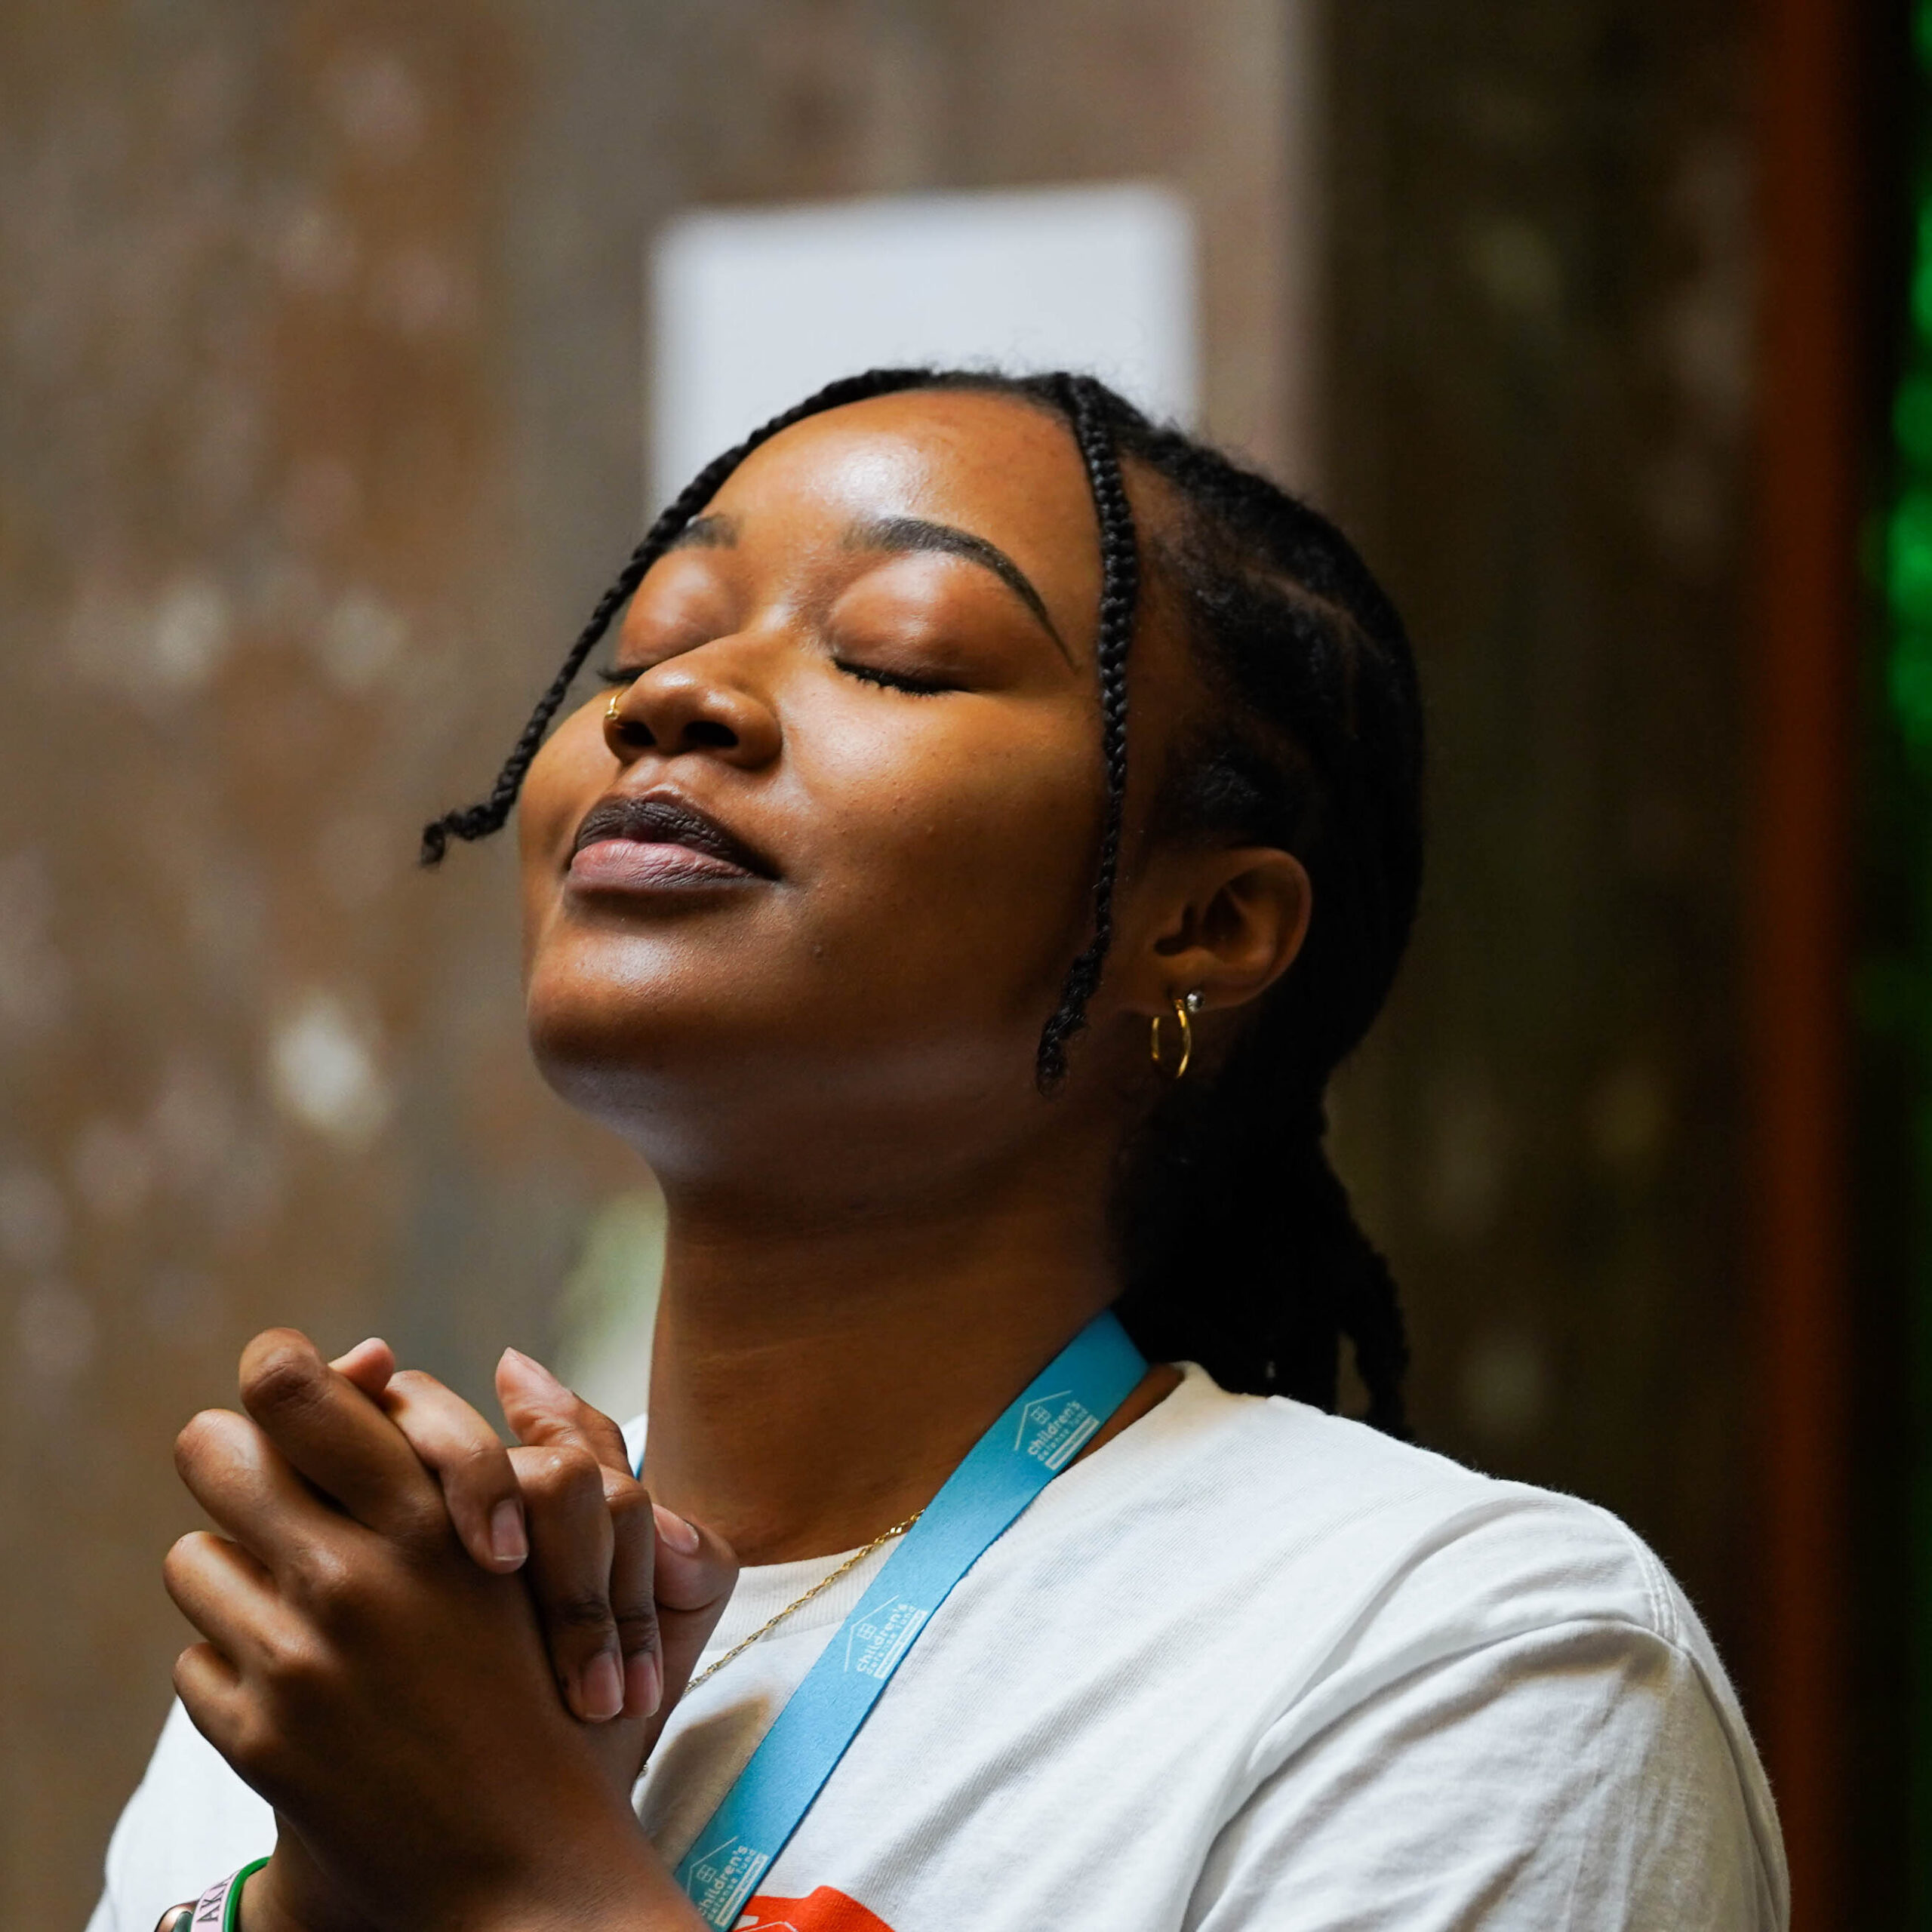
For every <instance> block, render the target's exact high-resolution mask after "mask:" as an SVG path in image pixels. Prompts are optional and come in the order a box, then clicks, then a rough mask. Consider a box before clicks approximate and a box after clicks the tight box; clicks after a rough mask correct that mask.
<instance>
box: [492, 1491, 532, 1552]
mask: <svg viewBox="0 0 1932 1932" xmlns="http://www.w3.org/2000/svg"><path fill="white" fill-rule="evenodd" d="M490 1554H491V1555H492V1556H494V1558H496V1559H497V1561H498V1562H499V1563H506V1564H518V1563H521V1561H523V1559H524V1558H525V1557H526V1556H528V1555H529V1554H530V1539H529V1538H528V1537H527V1536H525V1534H524V1530H523V1505H522V1504H521V1503H518V1502H517V1501H515V1500H514V1499H513V1498H512V1497H507V1496H506V1497H504V1498H503V1501H502V1502H500V1503H498V1504H497V1506H496V1508H495V1509H492V1510H491V1512H490Z"/></svg>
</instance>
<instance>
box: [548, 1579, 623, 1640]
mask: <svg viewBox="0 0 1932 1932" xmlns="http://www.w3.org/2000/svg"><path fill="white" fill-rule="evenodd" d="M549 1615H550V1621H551V1622H552V1623H553V1624H555V1626H557V1628H558V1629H560V1630H562V1631H565V1632H568V1633H569V1634H570V1635H572V1636H593V1637H597V1638H606V1637H608V1636H609V1635H610V1634H611V1631H612V1629H614V1627H615V1625H614V1620H613V1619H612V1617H611V1605H610V1601H609V1600H608V1598H605V1597H601V1596H599V1595H597V1593H596V1592H595V1591H591V1590H580V1591H575V1592H571V1593H570V1594H568V1595H564V1596H561V1597H558V1598H553V1599H552V1602H551V1604H550V1606H549Z"/></svg>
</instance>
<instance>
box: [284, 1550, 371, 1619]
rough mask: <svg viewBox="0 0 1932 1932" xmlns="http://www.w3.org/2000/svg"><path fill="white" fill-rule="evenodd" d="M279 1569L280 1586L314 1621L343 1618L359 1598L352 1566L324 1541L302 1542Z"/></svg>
mask: <svg viewBox="0 0 1932 1932" xmlns="http://www.w3.org/2000/svg"><path fill="white" fill-rule="evenodd" d="M280 1569H281V1584H282V1587H283V1588H284V1589H285V1590H286V1591H287V1592H288V1595H289V1596H290V1597H291V1599H292V1600H293V1601H294V1602H296V1603H297V1604H300V1606H301V1607H302V1608H303V1610H305V1611H307V1612H308V1613H309V1615H310V1616H312V1617H314V1618H315V1620H316V1621H317V1622H318V1623H321V1624H323V1625H325V1626H327V1625H331V1624H334V1623H338V1622H340V1621H341V1620H343V1619H345V1618H346V1617H348V1616H349V1615H350V1614H352V1612H353V1611H354V1610H355V1607H356V1606H357V1604H358V1602H359V1601H360V1600H361V1595H362V1589H361V1583H360V1580H359V1579H358V1577H357V1574H356V1571H355V1565H354V1564H352V1563H348V1562H346V1561H343V1558H342V1556H341V1555H340V1553H339V1552H337V1551H336V1550H334V1549H331V1547H330V1546H328V1544H327V1543H318V1542H315V1541H313V1540H309V1541H305V1542H304V1543H302V1544H301V1545H300V1547H299V1548H297V1549H294V1550H293V1551H291V1552H290V1553H289V1555H288V1558H286V1560H285V1561H284V1562H283V1563H282V1564H281V1566H280Z"/></svg>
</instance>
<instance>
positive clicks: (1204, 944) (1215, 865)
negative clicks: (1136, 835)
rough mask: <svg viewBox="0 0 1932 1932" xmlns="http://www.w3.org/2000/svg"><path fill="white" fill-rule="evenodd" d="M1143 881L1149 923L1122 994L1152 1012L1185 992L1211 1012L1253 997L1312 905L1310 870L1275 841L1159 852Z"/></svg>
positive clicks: (1270, 979) (1297, 939)
mask: <svg viewBox="0 0 1932 1932" xmlns="http://www.w3.org/2000/svg"><path fill="white" fill-rule="evenodd" d="M1143 884H1144V885H1145V886H1146V888H1149V890H1148V891H1147V892H1146V897H1144V898H1143V905H1145V906H1146V907H1147V909H1148V912H1149V915H1150V918H1149V924H1148V925H1147V926H1146V927H1145V928H1143V931H1144V932H1145V933H1146V937H1145V938H1144V939H1143V940H1141V942H1140V943H1139V944H1137V946H1135V947H1134V960H1133V967H1132V970H1131V972H1129V973H1124V974H1122V975H1121V1000H1122V1004H1124V1005H1125V1006H1126V1007H1127V1008H1128V1010H1129V1011H1132V1012H1137V1013H1143V1014H1148V1015H1149V1016H1151V1015H1153V1014H1165V1013H1167V1012H1168V1011H1170V1009H1171V1008H1172V1006H1173V1004H1174V1001H1175V1000H1176V999H1177V998H1183V997H1185V996H1186V995H1187V994H1189V993H1191V992H1198V993H1199V994H1200V995H1201V1004H1202V1005H1203V1007H1204V1008H1206V1010H1207V1011H1209V1012H1214V1011H1221V1010H1224V1009H1227V1008H1235V1007H1240V1006H1245V1005H1246V1004H1247V1003H1248V1001H1251V1000H1253V999H1258V998H1260V995H1262V994H1263V993H1264V992H1266V991H1267V990H1268V989H1269V987H1270V986H1272V985H1273V984H1274V983H1275V981H1276V980H1278V979H1279V978H1280V977H1281V975H1282V974H1284V973H1285V972H1286V971H1287V970H1288V968H1290V967H1291V965H1293V964H1294V961H1295V955H1297V953H1298V952H1300V950H1301V946H1302V941H1303V940H1304V939H1305V938H1306V937H1307V936H1308V921H1309V915H1310V914H1311V913H1312V911H1313V910H1314V903H1315V900H1314V891H1313V888H1312V886H1311V885H1310V884H1309V877H1308V872H1307V869H1306V867H1305V866H1303V864H1302V862H1301V861H1300V860H1299V859H1297V857H1295V856H1294V854H1293V853H1291V852H1284V851H1282V850H1281V848H1279V847H1278V846H1275V845H1241V846H1233V847H1227V848H1209V849H1207V850H1204V851H1203V850H1198V849H1197V850H1195V851H1184V852H1183V851H1177V852H1173V853H1170V854H1164V855H1162V857H1161V858H1160V859H1158V860H1156V861H1155V864H1154V865H1153V866H1152V867H1151V868H1150V875H1149V876H1148V877H1147V878H1146V879H1145V880H1144V881H1143ZM1124 963H1125V962H1123V964H1124Z"/></svg>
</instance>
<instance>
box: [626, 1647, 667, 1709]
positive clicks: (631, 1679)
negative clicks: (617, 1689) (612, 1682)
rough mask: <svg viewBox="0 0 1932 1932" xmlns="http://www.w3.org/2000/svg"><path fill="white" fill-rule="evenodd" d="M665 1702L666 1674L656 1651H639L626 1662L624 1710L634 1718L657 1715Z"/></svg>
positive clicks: (627, 1658)
mask: <svg viewBox="0 0 1932 1932" xmlns="http://www.w3.org/2000/svg"><path fill="white" fill-rule="evenodd" d="M663 1701H664V1673H663V1671H662V1670H660V1669H659V1668H658V1664H657V1652H656V1651H634V1652H633V1653H632V1654H631V1655H630V1656H629V1657H626V1659H625V1660H624V1709H626V1710H627V1711H628V1712H629V1713H630V1714H631V1715H632V1717H634V1718H651V1717H655V1716H656V1715H657V1707H658V1706H659V1705H660V1704H661V1703H663Z"/></svg>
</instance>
